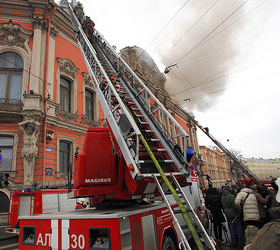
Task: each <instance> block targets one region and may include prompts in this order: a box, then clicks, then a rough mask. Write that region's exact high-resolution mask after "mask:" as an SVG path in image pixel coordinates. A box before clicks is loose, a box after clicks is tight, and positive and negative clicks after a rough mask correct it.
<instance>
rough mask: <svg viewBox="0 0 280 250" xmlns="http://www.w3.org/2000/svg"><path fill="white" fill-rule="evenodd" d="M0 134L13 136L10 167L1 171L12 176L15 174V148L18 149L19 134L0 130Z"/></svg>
mask: <svg viewBox="0 0 280 250" xmlns="http://www.w3.org/2000/svg"><path fill="white" fill-rule="evenodd" d="M0 136H3V137H13V146H12V150H13V151H12V164H11V169H10V170H7V171H6V170H4V171H3V172H5V173H9V174H10V176H11V177H12V178H13V177H15V176H16V172H17V150H18V142H19V135H18V133H17V132H16V131H9V130H1V131H0Z"/></svg>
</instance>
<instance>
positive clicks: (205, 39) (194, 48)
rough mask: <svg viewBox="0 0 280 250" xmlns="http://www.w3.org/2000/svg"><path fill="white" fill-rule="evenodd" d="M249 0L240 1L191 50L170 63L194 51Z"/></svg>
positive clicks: (179, 60) (180, 59)
mask: <svg viewBox="0 0 280 250" xmlns="http://www.w3.org/2000/svg"><path fill="white" fill-rule="evenodd" d="M248 1H249V0H246V1H245V2H244V3H242V4H241V5H240V6H239V7H238V8H237V9H235V10H234V11H233V12H232V13H231V14H230V15H229V16H227V17H226V18H225V19H224V20H223V21H222V22H221V23H220V24H218V25H217V26H216V27H215V28H214V29H213V30H212V31H211V32H209V33H208V34H207V35H206V36H205V37H204V38H203V39H202V40H201V41H200V42H199V43H198V44H196V45H195V46H194V47H193V48H192V49H191V50H189V51H188V52H187V53H186V54H185V55H184V56H182V57H181V58H179V59H178V60H177V61H176V62H174V63H172V64H178V63H180V62H181V61H182V60H183V59H184V58H185V57H186V56H187V55H189V54H190V53H191V52H192V51H194V50H195V49H196V48H197V47H198V46H200V45H201V44H202V43H203V42H204V41H205V40H206V39H207V38H208V37H209V36H210V35H211V34H213V33H214V32H215V31H216V30H217V29H218V28H219V27H220V26H221V25H222V24H224V23H225V22H226V21H227V20H228V19H229V18H230V17H232V16H233V15H234V14H235V13H236V12H237V11H238V10H240V8H241V7H243V5H245V4H246V3H247V2H248Z"/></svg>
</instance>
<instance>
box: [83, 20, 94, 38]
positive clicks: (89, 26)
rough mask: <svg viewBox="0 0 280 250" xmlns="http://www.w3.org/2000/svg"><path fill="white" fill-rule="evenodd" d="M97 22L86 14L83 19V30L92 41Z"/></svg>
mask: <svg viewBox="0 0 280 250" xmlns="http://www.w3.org/2000/svg"><path fill="white" fill-rule="evenodd" d="M94 26H95V23H94V22H93V21H92V20H91V19H90V17H89V16H86V17H85V18H84V19H83V21H82V27H83V30H84V32H85V34H86V36H87V38H88V39H89V41H90V42H91V43H92V37H93V30H94Z"/></svg>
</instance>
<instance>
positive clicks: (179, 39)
mask: <svg viewBox="0 0 280 250" xmlns="http://www.w3.org/2000/svg"><path fill="white" fill-rule="evenodd" d="M218 1H219V0H217V1H216V2H215V3H213V4H212V5H211V6H210V7H209V8H208V10H207V11H206V12H205V13H204V14H203V15H202V16H201V17H200V18H199V19H198V20H197V21H196V22H195V23H194V24H193V25H192V26H191V27H190V28H189V29H188V30H187V31H186V32H185V33H184V35H183V36H181V38H180V39H179V40H177V41H176V43H174V45H173V46H172V47H171V48H170V49H169V50H168V51H167V52H166V53H165V54H164V55H163V58H164V57H165V56H166V54H168V52H169V51H170V50H171V49H173V48H174V47H175V46H176V45H177V44H178V43H179V42H180V41H181V40H182V39H183V38H184V37H185V36H186V35H187V34H188V33H189V32H190V31H191V30H192V29H193V28H194V27H195V26H196V25H197V24H198V23H199V21H200V20H201V19H202V18H203V17H204V16H205V15H206V14H207V13H208V12H209V11H210V10H211V9H212V8H213V7H214V6H215V5H216V3H217V2H218Z"/></svg>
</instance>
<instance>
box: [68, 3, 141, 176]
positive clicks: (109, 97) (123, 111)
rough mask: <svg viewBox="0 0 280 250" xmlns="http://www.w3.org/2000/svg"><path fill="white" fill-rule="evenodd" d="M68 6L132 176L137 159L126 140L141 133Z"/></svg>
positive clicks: (87, 61)
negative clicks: (126, 132)
mask: <svg viewBox="0 0 280 250" xmlns="http://www.w3.org/2000/svg"><path fill="white" fill-rule="evenodd" d="M68 7H69V14H70V16H71V19H72V24H73V26H74V28H75V31H76V34H77V40H78V43H79V45H80V48H81V52H82V54H83V56H84V59H85V63H86V65H87V68H88V71H89V74H90V76H91V78H92V80H93V84H94V87H95V90H96V93H97V95H98V98H99V100H100V103H101V106H102V110H103V112H104V116H105V118H106V120H107V121H108V123H109V124H110V128H111V129H112V131H113V133H114V136H115V138H116V140H117V142H118V145H119V147H120V149H121V151H122V154H123V156H124V159H125V161H126V164H127V165H128V166H132V167H133V171H130V173H131V175H132V177H133V178H134V177H135V176H136V175H137V174H138V173H139V171H138V166H137V165H138V164H137V163H138V162H137V161H138V160H137V158H136V157H133V156H132V155H131V153H130V150H129V145H128V143H127V142H128V140H129V139H130V137H131V136H134V138H136V144H139V137H140V134H141V133H140V131H139V129H138V127H137V125H136V124H135V122H134V121H133V119H132V117H131V115H130V113H129V111H128V110H127V107H126V106H125V105H124V103H123V101H122V100H121V98H120V96H119V95H118V93H117V91H116V89H115V87H114V85H113V83H112V82H111V80H110V78H109V76H108V75H107V73H106V72H105V70H104V69H103V67H102V65H101V63H100V61H99V60H98V58H97V55H96V51H95V50H94V49H93V47H92V45H91V43H90V42H89V40H88V39H87V37H86V35H85V33H84V31H83V29H82V27H81V24H80V23H79V21H78V20H77V18H76V16H75V14H74V12H73V9H72V7H71V6H70V5H69V6H68ZM120 120H124V121H125V122H124V123H126V124H129V128H130V133H129V135H127V136H126V137H124V136H123V134H122V133H121V130H120V128H119V123H120Z"/></svg>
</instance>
